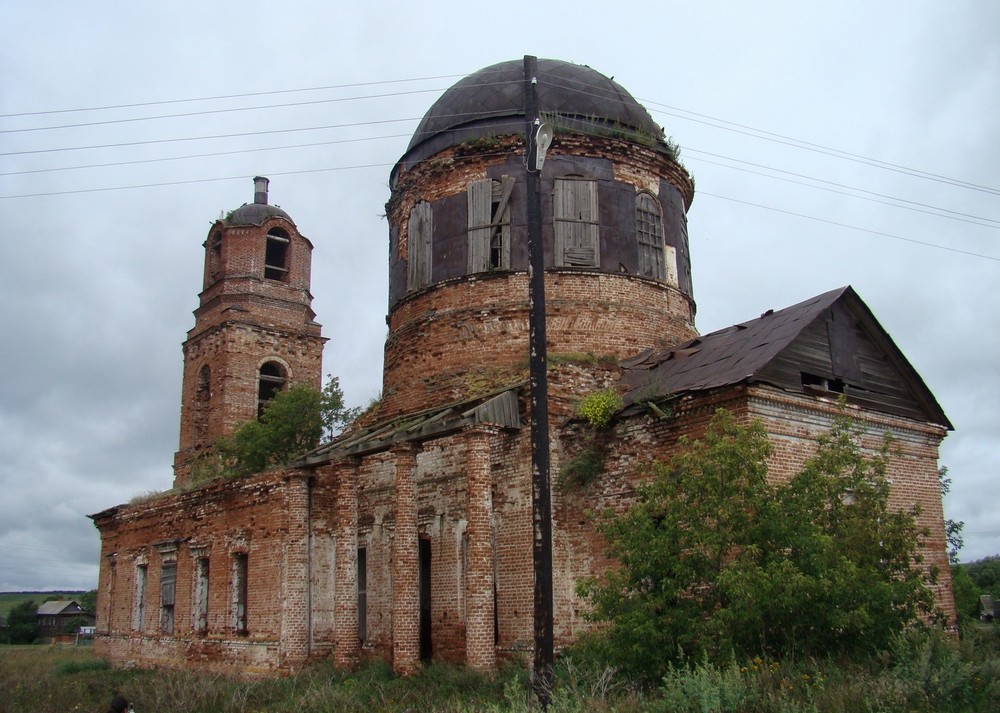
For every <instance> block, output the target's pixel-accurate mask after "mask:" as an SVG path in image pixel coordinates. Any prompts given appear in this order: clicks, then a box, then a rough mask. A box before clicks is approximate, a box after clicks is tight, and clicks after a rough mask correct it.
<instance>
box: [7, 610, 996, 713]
mask: <svg viewBox="0 0 1000 713" xmlns="http://www.w3.org/2000/svg"><path fill="white" fill-rule="evenodd" d="M117 694H123V695H125V696H126V697H128V698H129V699H130V700H131V701H132V702H133V703H134V704H135V709H136V711H137V713H146V712H149V713H153V712H155V713H242V712H244V711H246V712H251V711H252V712H255V713H292V712H293V711H299V712H303V711H305V712H313V711H315V712H316V713H351V712H352V711H358V712H359V713H360V712H362V711H363V712H364V713H369V712H375V711H399V712H402V711H410V712H412V713H418V712H420V713H423V712H424V711H443V712H445V713H448V712H453V713H459V712H464V711H487V712H489V711H492V712H495V713H500V712H501V711H502V712H505V713H506V712H509V713H533V712H534V711H538V710H539V709H538V706H537V704H536V703H535V702H534V699H533V698H532V695H531V693H530V691H529V688H528V682H527V674H526V672H525V670H524V669H523V668H522V667H519V666H510V667H508V668H506V669H504V670H503V671H501V672H500V674H498V675H497V676H495V677H487V676H483V675H480V674H476V673H474V672H472V671H469V670H467V669H465V668H462V667H458V666H450V665H443V664H435V665H431V666H428V667H427V668H425V669H423V671H422V672H421V673H419V674H418V675H416V676H414V677H412V678H406V679H402V678H397V677H395V676H394V675H393V674H392V672H391V670H390V669H389V668H388V667H387V666H386V665H385V664H370V665H368V666H365V667H363V668H362V669H360V670H359V671H356V672H353V673H347V672H341V671H337V670H335V669H333V668H332V666H330V665H329V663H327V662H319V663H316V664H313V665H311V666H309V667H307V668H306V670H304V671H302V672H301V673H299V674H296V675H294V676H287V677H283V678H264V679H261V678H257V679H241V678H238V677H231V676H223V675H219V674H210V673H199V672H191V671H174V670H166V669H160V670H148V671H147V670H136V669H131V670H116V669H111V668H109V667H108V666H107V665H106V664H105V663H104V662H103V661H101V660H100V659H97V658H96V657H94V655H93V654H92V653H91V651H90V649H89V648H73V647H66V648H62V647H52V646H0V713H67V712H71V711H81V712H83V711H93V712H95V713H102V712H103V711H105V710H107V706H108V703H109V702H110V701H111V698H112V697H113V696H115V695H117ZM997 710H1000V627H998V626H979V625H974V626H971V627H970V628H969V629H968V630H967V636H966V637H965V639H964V640H963V641H962V642H961V644H960V645H959V644H956V642H954V641H953V640H951V639H950V638H948V637H943V636H930V637H927V636H904V637H901V638H900V640H899V641H898V642H897V646H895V647H894V650H893V651H889V652H885V654H883V655H880V656H877V657H875V658H873V659H871V660H868V661H865V662H860V663H855V662H849V661H846V662H845V661H833V660H825V661H800V662H782V661H773V660H771V661H769V660H767V659H766V658H753V659H751V660H749V661H742V662H741V661H735V660H734V661H732V662H730V663H729V664H725V665H721V666H717V665H712V664H706V663H701V664H689V665H685V666H681V667H679V668H676V669H674V670H673V672H672V673H671V674H670V675H668V676H667V677H666V678H665V679H664V680H663V681H662V682H661V684H660V685H659V686H657V687H655V688H647V689H639V688H636V687H634V686H631V685H630V684H629V683H628V682H626V681H621V680H618V679H617V678H616V677H615V676H614V673H613V672H612V671H608V670H602V669H600V668H588V667H586V666H584V665H582V664H579V663H578V664H573V663H572V662H568V661H563V662H561V663H560V664H559V665H558V667H557V671H556V676H555V686H554V689H553V692H552V705H551V706H550V708H549V711H550V713H610V712H612V711H620V712H622V713H645V712H647V711H648V712H657V713H667V712H670V713H675V712H685V711H691V713H702V712H708V711H713V712H714V711H720V712H725V711H728V712H731V713H828V712H829V713H833V712H836V713H843V712H845V711H846V712H848V713H850V712H853V711H857V712H858V713H880V712H883V711H884V712H885V713H889V712H890V711H891V712H892V713H896V712H897V711H911V712H914V713H941V712H944V713H947V712H949V711H950V712H953V713H966V712H968V713H978V712H980V711H983V712H985V711H997Z"/></svg>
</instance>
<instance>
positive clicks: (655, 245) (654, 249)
mask: <svg viewBox="0 0 1000 713" xmlns="http://www.w3.org/2000/svg"><path fill="white" fill-rule="evenodd" d="M635 237H636V241H637V242H638V243H639V274H640V275H643V276H645V277H652V278H654V279H657V280H664V279H666V268H665V266H664V260H665V257H664V250H663V212H662V210H661V209H660V203H659V201H657V200H656V198H654V197H653V196H651V195H650V194H649V193H640V194H639V195H637V196H636V198H635Z"/></svg>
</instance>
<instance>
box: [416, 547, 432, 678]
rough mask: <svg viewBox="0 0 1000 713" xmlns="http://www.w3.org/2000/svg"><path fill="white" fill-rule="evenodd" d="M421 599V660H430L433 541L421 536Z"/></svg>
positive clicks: (419, 557) (419, 567)
mask: <svg viewBox="0 0 1000 713" xmlns="http://www.w3.org/2000/svg"><path fill="white" fill-rule="evenodd" d="M418 562H419V564H418V569H419V576H418V582H419V592H420V594H419V599H420V660H421V661H430V660H431V657H432V656H433V655H434V648H433V646H432V645H431V541H430V540H429V539H427V538H426V537H421V538H420V548H419V552H418Z"/></svg>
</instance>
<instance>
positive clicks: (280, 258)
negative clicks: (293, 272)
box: [264, 228, 290, 280]
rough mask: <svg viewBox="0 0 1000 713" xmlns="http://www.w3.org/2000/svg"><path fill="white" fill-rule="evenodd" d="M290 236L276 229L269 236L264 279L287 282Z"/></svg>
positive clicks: (265, 255) (265, 254)
mask: <svg viewBox="0 0 1000 713" xmlns="http://www.w3.org/2000/svg"><path fill="white" fill-rule="evenodd" d="M289 242H290V241H289V239H288V235H287V234H286V233H285V231H284V230H280V229H278V228H275V229H273V230H271V231H269V232H268V234H267V249H266V250H265V253H264V277H266V278H267V279H269V280H285V279H286V278H287V277H288V245H289Z"/></svg>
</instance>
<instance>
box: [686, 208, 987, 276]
mask: <svg viewBox="0 0 1000 713" xmlns="http://www.w3.org/2000/svg"><path fill="white" fill-rule="evenodd" d="M698 194H699V195H702V196H711V197H712V198H721V199H722V200H726V201H732V202H733V203H741V204H743V205H749V206H753V207H755V208H762V209H764V210H770V211H774V212H776V213H784V214H785V215H793V216H795V217H796V218H805V219H806V220H815V221H817V222H819V223H827V224H829V225H836V226H839V227H841V228H848V229H850V230H857V231H859V232H862V233H870V234H872V235H881V236H883V237H886V238H892V239H893V240H902V241H904V242H907V243H913V244H915V245H923V246H924V247H928V248H937V249H938V250H947V251H948V252H953V253H960V254H962V255H969V256H970V257H978V258H983V259H984V260H993V261H994V262H1000V257H993V256H992V255H984V254H982V253H974V252H971V251H969V250H960V249H958V248H952V247H949V246H947V245H938V244H936V243H928V242H925V241H923V240H916V239H914V238H906V237H903V236H902V235H894V234H892V233H885V232H882V231H881V230H871V229H869V228H861V227H859V226H857V225H850V224H848V223H841V222H840V221H837V220H829V219H827V218H819V217H817V216H815V215H806V214H805V213H796V212H795V211H791V210H785V209H783V208H775V207H774V206H768V205H763V204H761V203H753V202H752V201H744V200H740V199H739V198H731V197H729V196H720V195H719V194H717V193H709V192H707V191H699V192H698Z"/></svg>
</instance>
